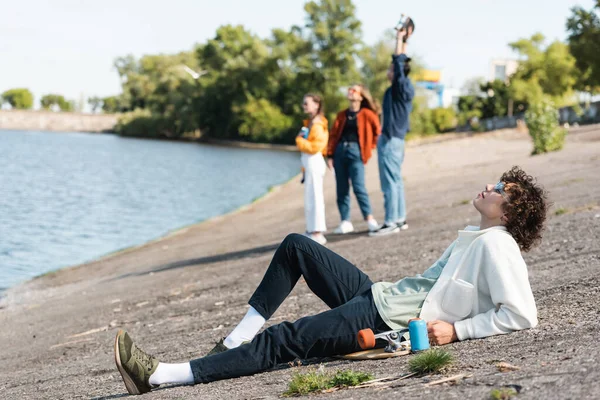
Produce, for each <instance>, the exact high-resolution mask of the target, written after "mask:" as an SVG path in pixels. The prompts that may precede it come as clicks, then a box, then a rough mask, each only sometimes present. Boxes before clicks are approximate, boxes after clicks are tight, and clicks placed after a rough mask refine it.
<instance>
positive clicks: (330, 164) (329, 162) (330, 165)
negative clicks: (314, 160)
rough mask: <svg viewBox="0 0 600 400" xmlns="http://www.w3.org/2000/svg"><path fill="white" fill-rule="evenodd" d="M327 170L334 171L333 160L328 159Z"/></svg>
mask: <svg viewBox="0 0 600 400" xmlns="http://www.w3.org/2000/svg"><path fill="white" fill-rule="evenodd" d="M327 168H329V169H333V158H331V157H329V158H327Z"/></svg>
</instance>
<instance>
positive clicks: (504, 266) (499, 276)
mask: <svg viewBox="0 0 600 400" xmlns="http://www.w3.org/2000/svg"><path fill="white" fill-rule="evenodd" d="M419 316H420V318H422V319H424V320H426V321H433V320H442V321H446V322H450V323H454V328H455V330H456V335H457V337H458V339H459V340H465V339H475V338H483V337H487V336H492V335H501V334H505V333H510V332H512V331H516V330H521V329H527V328H533V327H535V326H536V325H537V322H538V321H537V309H536V306H535V300H534V299H533V293H532V292H531V286H530V285H529V277H528V275H527V265H525V261H524V260H523V257H522V256H521V251H520V250H519V246H518V245H517V243H516V242H515V240H514V239H513V237H512V236H511V235H510V234H509V233H508V232H507V231H506V228H505V227H503V226H496V227H492V228H488V229H484V230H481V231H480V230H479V227H476V226H467V227H466V228H465V229H464V230H462V231H459V232H458V239H457V240H456V244H455V246H454V248H453V249H452V253H451V255H450V258H449V259H448V263H447V264H446V266H445V267H444V269H443V271H442V273H441V275H440V277H439V279H438V281H437V282H436V283H435V285H434V286H433V288H432V289H431V290H430V291H429V294H428V295H427V298H426V299H425V303H424V304H423V307H422V309H421V313H420V315H419Z"/></svg>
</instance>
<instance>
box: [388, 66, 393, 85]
mask: <svg viewBox="0 0 600 400" xmlns="http://www.w3.org/2000/svg"><path fill="white" fill-rule="evenodd" d="M387 78H388V81H390V82H393V80H394V64H390V66H389V68H388V70H387Z"/></svg>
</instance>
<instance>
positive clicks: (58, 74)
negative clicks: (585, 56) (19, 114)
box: [0, 0, 594, 105]
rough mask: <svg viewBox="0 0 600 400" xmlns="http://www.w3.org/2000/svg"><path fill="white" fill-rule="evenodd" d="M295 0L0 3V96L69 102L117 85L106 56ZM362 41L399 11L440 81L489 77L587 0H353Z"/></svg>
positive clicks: (269, 22) (253, 21) (252, 18)
mask: <svg viewBox="0 0 600 400" xmlns="http://www.w3.org/2000/svg"><path fill="white" fill-rule="evenodd" d="M304 3H305V0H253V1H247V0H218V1H214V0H169V1H164V0H163V1H157V0H102V1H97V0H95V1H91V0H52V1H48V0H19V1H15V0H0V93H1V92H3V91H4V90H7V89H10V88H15V87H26V88H29V89H30V90H31V91H32V92H33V93H34V96H35V102H36V105H37V104H38V103H39V99H40V98H41V96H42V95H44V94H48V93H57V94H63V95H64V96H65V97H66V98H68V99H73V100H78V99H80V98H87V97H91V96H100V97H104V96H109V95H114V94H118V93H120V91H121V87H120V82H119V78H118V75H117V72H116V70H115V69H114V68H113V61H114V59H115V58H116V57H119V56H124V55H127V54H133V55H135V56H138V57H139V56H141V55H144V54H157V53H176V52H179V51H183V50H190V49H191V48H192V47H193V46H194V44H196V43H203V42H205V41H206V40H208V39H210V38H212V37H214V35H215V31H216V29H217V28H218V27H219V26H221V25H226V24H242V25H244V26H245V27H246V28H247V29H249V30H250V31H252V32H253V33H255V34H257V35H259V36H260V37H263V38H264V37H268V36H269V35H270V32H271V30H272V29H273V28H283V29H287V28H289V27H290V26H292V25H302V24H303V22H304V18H305V13H304V10H303V5H304ZM354 4H355V5H356V8H357V12H356V13H357V16H358V18H359V19H360V20H361V21H362V24H363V25H362V31H363V40H364V42H365V43H366V44H367V45H369V44H373V43H375V42H376V41H377V40H378V39H380V38H381V37H382V35H383V33H384V32H385V30H386V29H389V28H392V27H394V26H395V24H396V23H397V21H398V19H399V17H400V15H401V14H402V13H405V14H407V15H410V16H411V17H412V18H413V20H414V21H415V25H416V28H415V33H414V35H413V37H412V38H411V41H410V48H409V53H411V54H412V55H417V56H418V57H419V58H420V59H421V60H422V61H423V62H424V63H425V65H426V66H427V67H428V68H434V69H441V70H442V83H444V84H445V85H446V87H456V88H460V87H461V86H462V85H463V84H464V82H465V81H466V80H468V79H469V78H473V77H479V76H481V77H485V78H487V76H488V75H489V65H490V61H491V60H492V59H493V58H515V54H514V53H512V52H511V50H510V48H509V47H508V46H507V44H508V43H509V42H511V41H515V40H517V39H519V38H522V37H529V36H531V35H532V34H533V33H535V32H541V33H543V34H544V35H545V36H546V37H547V39H548V40H555V39H559V40H564V39H565V38H566V32H565V21H566V18H567V16H568V15H569V14H570V11H569V10H570V8H571V7H573V6H575V5H581V6H583V7H584V8H586V9H590V8H592V6H593V4H594V0H578V1H577V0H520V1H517V0H503V1H498V0H455V1H447V0H425V1H423V0H413V1H410V2H409V1H405V2H399V1H393V0H355V1H354Z"/></svg>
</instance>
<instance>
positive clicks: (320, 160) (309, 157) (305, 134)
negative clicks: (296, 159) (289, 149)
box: [296, 93, 329, 245]
mask: <svg viewBox="0 0 600 400" xmlns="http://www.w3.org/2000/svg"><path fill="white" fill-rule="evenodd" d="M302 108H303V110H304V113H305V114H306V115H307V116H308V119H307V120H305V121H304V123H303V125H304V126H303V128H302V129H301V130H300V133H299V134H298V136H296V146H298V149H299V150H300V152H301V158H300V159H301V161H302V168H303V170H304V178H303V182H304V215H305V217H306V236H308V237H309V238H311V239H313V240H314V241H316V242H318V243H319V244H323V245H324V244H325V243H327V239H326V238H325V236H324V235H323V233H324V232H325V231H326V230H327V226H326V224H325V199H324V196H323V178H324V176H325V170H326V164H325V159H324V157H323V152H324V151H325V149H326V147H327V140H328V138H329V132H328V127H327V119H326V118H325V116H324V115H323V99H322V98H321V97H320V96H318V95H315V94H310V93H309V94H307V95H305V96H304V100H303V102H302Z"/></svg>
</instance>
